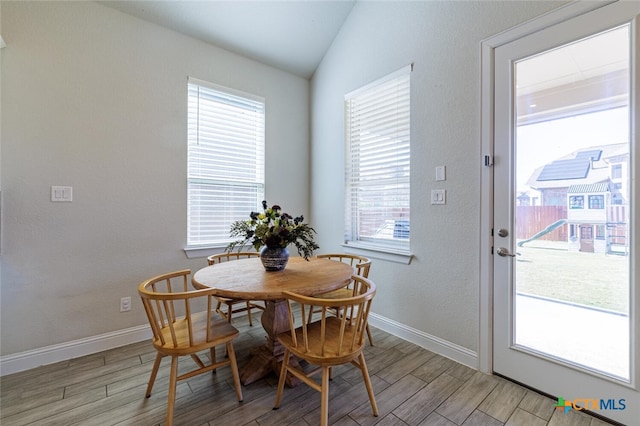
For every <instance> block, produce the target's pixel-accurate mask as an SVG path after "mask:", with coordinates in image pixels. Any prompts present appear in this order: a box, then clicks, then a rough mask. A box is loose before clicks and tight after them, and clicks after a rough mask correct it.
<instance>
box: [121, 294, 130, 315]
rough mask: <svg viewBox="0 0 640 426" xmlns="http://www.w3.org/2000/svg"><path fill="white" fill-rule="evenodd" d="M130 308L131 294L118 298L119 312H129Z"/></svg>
mask: <svg viewBox="0 0 640 426" xmlns="http://www.w3.org/2000/svg"><path fill="white" fill-rule="evenodd" d="M130 310H131V296H127V297H122V298H120V312H129V311H130Z"/></svg>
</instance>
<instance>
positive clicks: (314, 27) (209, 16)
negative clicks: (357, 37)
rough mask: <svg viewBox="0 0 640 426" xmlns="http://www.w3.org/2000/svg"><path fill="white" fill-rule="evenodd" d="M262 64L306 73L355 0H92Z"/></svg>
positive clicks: (294, 72) (331, 40) (331, 39)
mask: <svg viewBox="0 0 640 426" xmlns="http://www.w3.org/2000/svg"><path fill="white" fill-rule="evenodd" d="M98 3H100V4H102V5H104V6H107V7H110V8H113V9H117V10H119V11H121V12H124V13H127V14H129V15H133V16H136V17H138V18H140V19H143V20H145V21H149V22H153V23H155V24H158V25H161V26H163V27H166V28H170V29H173V30H175V31H178V32H180V33H183V34H186V35H189V36H191V37H194V38H197V39H199V40H202V41H205V42H207V43H210V44H213V45H215V46H218V47H221V48H223V49H226V50H229V51H232V52H235V53H238V54H240V55H243V56H246V57H248V58H251V59H254V60H256V61H259V62H262V63H264V64H267V65H271V66H273V67H276V68H279V69H282V70H285V71H288V72H291V73H293V74H296V75H299V76H301V77H304V78H309V77H311V76H312V75H313V73H314V71H315V70H316V68H317V67H318V65H319V64H320V61H321V60H322V58H323V57H324V54H325V52H326V51H327V50H328V49H329V46H331V43H332V42H333V39H334V38H335V36H336V34H337V33H338V32H339V31H340V27H341V26H342V24H343V23H344V21H345V19H346V18H347V16H348V15H349V12H351V9H352V8H353V5H354V4H355V0H337V1H329V0H306V1H302V0H300V1H297V0H293V1H292V0H289V1H274V0H251V1H238V0H236V1H229V0H227V1H223V0H213V1H155V0H150V1H147V0H144V1H137V0H130V1H113V0H106V1H98Z"/></svg>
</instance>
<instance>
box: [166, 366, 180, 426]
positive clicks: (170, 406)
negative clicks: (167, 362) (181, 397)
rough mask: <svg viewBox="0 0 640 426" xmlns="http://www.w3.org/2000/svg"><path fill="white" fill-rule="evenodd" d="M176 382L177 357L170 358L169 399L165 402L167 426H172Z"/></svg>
mask: <svg viewBox="0 0 640 426" xmlns="http://www.w3.org/2000/svg"><path fill="white" fill-rule="evenodd" d="M177 382H178V357H177V356H176V355H174V356H172V357H171V375H170V376H169V398H168V401H167V426H171V425H173V406H174V404H175V402H176V384H177Z"/></svg>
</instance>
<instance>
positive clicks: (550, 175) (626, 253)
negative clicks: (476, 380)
mask: <svg viewBox="0 0 640 426" xmlns="http://www.w3.org/2000/svg"><path fill="white" fill-rule="evenodd" d="M639 14H640V2H619V3H614V4H611V5H608V6H604V7H601V8H599V9H597V10H595V11H592V12H589V13H586V14H583V15H581V16H578V17H575V18H572V19H569V20H566V21H564V22H562V23H559V24H556V25H553V26H551V27H548V28H546V29H544V30H541V31H537V32H535V33H533V34H530V35H527V36H524V37H521V38H519V39H518V40H515V41H512V42H510V43H507V44H504V45H502V46H500V47H497V48H496V49H495V80H494V81H495V83H494V84H495V92H494V94H495V109H494V120H495V121H494V126H495V127H494V131H495V139H494V187H493V196H494V198H493V199H494V203H493V225H494V235H493V246H494V251H493V253H494V254H493V308H494V314H493V371H494V372H496V373H498V374H501V375H504V376H506V377H509V378H511V379H514V380H516V381H518V382H522V383H524V384H526V385H529V386H531V387H533V388H535V389H538V390H540V391H543V392H545V393H547V394H550V395H553V396H555V397H556V398H558V407H557V408H558V410H561V411H563V412H566V411H569V410H582V409H586V410H590V411H592V412H594V413H596V414H599V415H602V416H604V417H607V418H610V419H613V420H616V421H619V422H621V423H624V424H628V425H637V424H640V423H638V422H639V421H640V420H639V419H640V393H639V392H638V385H639V383H638V382H639V374H638V369H639V368H640V365H639V364H640V362H639V361H638V353H639V352H638V344H639V342H638V340H639V339H638V331H639V330H640V323H639V321H638V315H637V311H638V301H639V299H640V286H639V285H638V284H639V278H638V274H637V273H636V272H635V271H636V266H638V265H637V264H638V263H639V261H638V251H637V246H638V239H639V237H640V232H639V229H638V228H639V227H640V223H639V222H640V220H639V219H638V216H640V214H639V213H638V204H637V203H638V200H639V199H640V197H638V193H639V186H640V185H639V182H640V179H639V178H640V161H639V159H640V143H639V137H638V134H637V131H636V130H635V129H636V126H637V125H638V124H640V120H639V119H638V109H637V102H638V100H639V99H638V90H639V87H640V86H639V85H638V56H640V55H639V54H638V49H639V48H640V47H639V46H640V42H639V40H640V38H639V35H638V31H639V29H638V23H639V18H638V16H639Z"/></svg>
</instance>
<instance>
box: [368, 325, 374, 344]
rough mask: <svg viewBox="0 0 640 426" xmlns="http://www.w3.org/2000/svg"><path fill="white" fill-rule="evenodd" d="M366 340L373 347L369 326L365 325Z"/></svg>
mask: <svg viewBox="0 0 640 426" xmlns="http://www.w3.org/2000/svg"><path fill="white" fill-rule="evenodd" d="M367 338H368V339H369V345H371V346H373V336H372V335H371V330H370V329H369V324H367Z"/></svg>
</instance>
